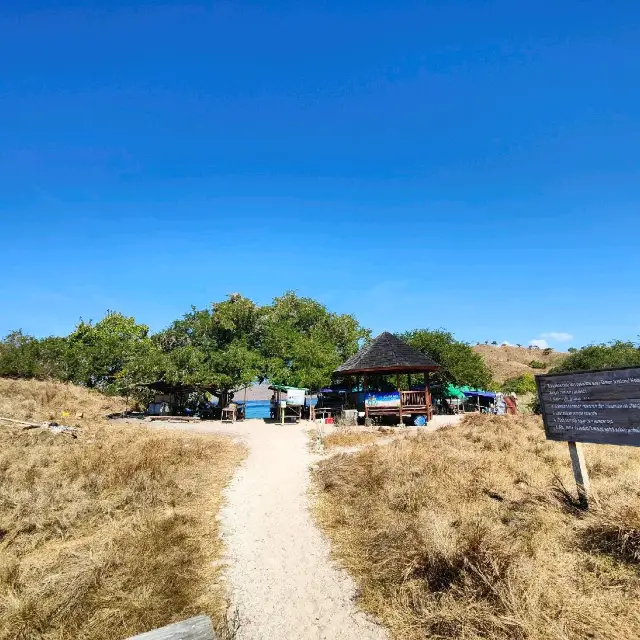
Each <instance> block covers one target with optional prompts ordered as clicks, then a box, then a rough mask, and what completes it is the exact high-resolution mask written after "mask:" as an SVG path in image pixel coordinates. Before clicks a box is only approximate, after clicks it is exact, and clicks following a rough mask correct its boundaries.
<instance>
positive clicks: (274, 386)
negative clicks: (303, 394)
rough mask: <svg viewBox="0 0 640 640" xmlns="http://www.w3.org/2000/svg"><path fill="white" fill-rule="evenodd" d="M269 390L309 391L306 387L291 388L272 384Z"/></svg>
mask: <svg viewBox="0 0 640 640" xmlns="http://www.w3.org/2000/svg"><path fill="white" fill-rule="evenodd" d="M269 389H270V390H271V391H289V389H294V390H297V391H309V389H307V388H306V387H289V386H287V385H286V384H272V385H269Z"/></svg>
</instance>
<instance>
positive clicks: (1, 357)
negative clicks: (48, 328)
mask: <svg viewBox="0 0 640 640" xmlns="http://www.w3.org/2000/svg"><path fill="white" fill-rule="evenodd" d="M38 370H39V352H38V340H37V339H36V338H34V337H33V336H30V335H28V334H26V333H23V331H22V329H18V330H17V331H11V332H10V333H9V334H8V335H7V336H5V338H4V339H3V340H2V342H1V343H0V375H2V376H11V377H21V378H33V377H34V376H37V375H38Z"/></svg>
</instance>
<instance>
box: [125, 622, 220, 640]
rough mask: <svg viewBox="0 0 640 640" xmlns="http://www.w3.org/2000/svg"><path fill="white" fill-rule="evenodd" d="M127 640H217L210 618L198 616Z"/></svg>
mask: <svg viewBox="0 0 640 640" xmlns="http://www.w3.org/2000/svg"><path fill="white" fill-rule="evenodd" d="M127 640H216V634H215V633H214V632H213V627H212V625H211V620H210V619H209V617H208V616H196V617H195V618H189V619H188V620H183V621H182V622H176V623H175V624H170V625H168V626H166V627H162V628H161V629H154V630H153V631H147V632H146V633H141V634H139V635H137V636H131V637H130V638H128V639H127Z"/></svg>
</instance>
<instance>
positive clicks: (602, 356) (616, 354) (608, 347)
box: [552, 340, 640, 373]
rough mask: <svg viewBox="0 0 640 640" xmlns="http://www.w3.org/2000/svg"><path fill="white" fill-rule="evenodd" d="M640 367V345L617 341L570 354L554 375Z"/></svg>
mask: <svg viewBox="0 0 640 640" xmlns="http://www.w3.org/2000/svg"><path fill="white" fill-rule="evenodd" d="M639 365H640V345H638V343H635V342H632V341H626V342H623V341H621V340H615V341H613V342H609V343H606V344H592V345H589V346H587V347H582V348H581V349H578V350H577V351H574V352H573V353H570V354H569V355H568V356H567V357H566V358H564V359H563V360H562V362H560V364H558V365H557V366H556V367H554V368H553V369H552V373H558V372H562V371H589V370H590V369H610V368H612V367H631V366H639Z"/></svg>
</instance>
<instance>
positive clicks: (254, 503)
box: [154, 420, 441, 640]
mask: <svg viewBox="0 0 640 640" xmlns="http://www.w3.org/2000/svg"><path fill="white" fill-rule="evenodd" d="M154 426H156V425H154ZM157 426H158V427H161V428H162V427H164V426H166V427H169V428H174V429H175V428H177V429H186V430H193V431H200V432H207V433H226V434H229V435H235V436H237V437H238V438H240V439H242V440H243V441H245V442H246V444H247V445H248V447H249V455H248V457H247V459H246V460H245V462H244V463H243V465H242V466H241V467H240V468H239V470H238V471H237V472H236V474H235V476H234V478H233V480H232V481H231V483H230V485H229V486H228V488H227V490H226V496H225V497H226V504H225V507H224V508H223V510H222V511H221V514H220V518H221V529H222V535H223V541H224V544H225V547H226V551H227V557H226V562H227V572H226V575H227V579H228V581H229V586H230V592H231V601H232V607H234V608H237V610H238V612H239V615H240V621H241V625H242V626H241V628H240V631H239V633H238V639H237V640H264V639H266V638H286V639H287V640H298V639H299V640H316V639H317V640H320V639H323V640H324V639H326V640H341V639H344V640H347V639H353V640H369V639H371V640H378V639H383V638H387V634H386V631H385V630H384V629H383V628H382V627H380V626H378V625H377V624H376V623H375V622H374V621H372V620H371V619H370V618H369V617H368V616H366V615H365V614H364V613H362V612H360V611H358V609H357V607H356V605H355V603H354V598H355V594H356V589H355V585H354V583H353V581H352V580H351V578H350V577H349V575H348V574H347V573H346V571H344V570H342V569H339V568H338V567H337V566H336V565H335V564H334V563H333V562H332V561H331V559H330V551H329V543H328V541H327V540H326V539H325V538H324V536H323V535H322V534H321V532H320V531H319V529H318V528H317V527H316V525H315V523H314V521H313V519H312V516H311V514H310V512H309V497H308V490H309V483H310V477H309V467H310V465H312V464H313V463H314V462H315V461H317V460H318V459H319V458H320V457H319V456H315V455H313V454H311V453H310V452H309V449H308V441H309V438H308V436H307V434H306V431H307V430H308V429H311V428H313V426H312V425H311V424H309V423H302V424H301V425H286V426H284V427H283V426H279V425H268V424H265V423H264V422H263V421H262V420H247V421H245V422H238V423H236V424H234V425H229V424H225V425H220V423H207V424H201V423H200V424H198V423H190V424H184V423H183V424H180V423H165V425H162V426H161V425H157ZM437 426H441V425H437ZM434 427H436V425H435V424H434Z"/></svg>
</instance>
